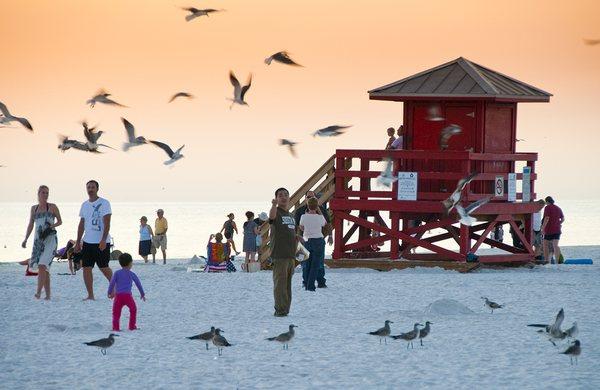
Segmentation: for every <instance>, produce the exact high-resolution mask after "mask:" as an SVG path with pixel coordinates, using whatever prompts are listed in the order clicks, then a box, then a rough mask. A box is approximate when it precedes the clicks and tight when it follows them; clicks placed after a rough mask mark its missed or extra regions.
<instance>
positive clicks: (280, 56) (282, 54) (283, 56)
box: [265, 51, 302, 66]
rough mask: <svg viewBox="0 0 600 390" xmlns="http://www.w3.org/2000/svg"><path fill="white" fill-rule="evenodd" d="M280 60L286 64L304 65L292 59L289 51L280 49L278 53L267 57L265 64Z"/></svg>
mask: <svg viewBox="0 0 600 390" xmlns="http://www.w3.org/2000/svg"><path fill="white" fill-rule="evenodd" d="M273 61H275V62H279V63H281V64H285V65H292V66H302V65H300V64H299V63H297V62H296V61H294V60H292V59H291V58H290V54H289V53H288V52H287V51H278V52H277V53H275V54H273V55H271V56H269V57H267V58H265V64H267V65H271V62H273Z"/></svg>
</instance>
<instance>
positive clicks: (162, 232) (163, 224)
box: [152, 209, 169, 264]
mask: <svg viewBox="0 0 600 390" xmlns="http://www.w3.org/2000/svg"><path fill="white" fill-rule="evenodd" d="M164 214H165V212H164V211H163V209H158V210H156V215H157V216H158V218H156V221H154V247H155V248H156V249H158V248H160V249H161V251H162V255H163V264H167V229H168V228H169V225H168V224H167V219H166V218H165V217H164ZM152 262H153V263H155V262H156V251H154V252H153V253H152Z"/></svg>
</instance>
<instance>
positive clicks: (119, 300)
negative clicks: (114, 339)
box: [113, 293, 137, 331]
mask: <svg viewBox="0 0 600 390" xmlns="http://www.w3.org/2000/svg"><path fill="white" fill-rule="evenodd" d="M123 306H127V307H128V308H129V330H134V329H136V326H135V317H136V314H137V306H136V305H135V301H134V300H133V295H132V294H131V293H120V294H117V295H116V296H115V301H114V302H113V330H115V331H119V330H120V326H119V325H120V322H121V310H122V309H123Z"/></svg>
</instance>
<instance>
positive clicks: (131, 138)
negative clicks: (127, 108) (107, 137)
mask: <svg viewBox="0 0 600 390" xmlns="http://www.w3.org/2000/svg"><path fill="white" fill-rule="evenodd" d="M121 122H123V126H125V131H126V132H127V142H125V143H123V151H124V152H126V151H128V150H129V148H131V147H132V146H140V145H144V144H145V143H147V141H146V138H144V137H142V136H139V137H136V136H135V127H133V125H132V124H131V123H130V122H129V121H128V120H127V119H125V118H121Z"/></svg>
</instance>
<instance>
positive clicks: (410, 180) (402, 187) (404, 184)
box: [398, 172, 417, 200]
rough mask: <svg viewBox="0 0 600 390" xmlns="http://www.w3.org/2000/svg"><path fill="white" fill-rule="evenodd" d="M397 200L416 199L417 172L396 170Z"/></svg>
mask: <svg viewBox="0 0 600 390" xmlns="http://www.w3.org/2000/svg"><path fill="white" fill-rule="evenodd" d="M398 200H417V172H398Z"/></svg>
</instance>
